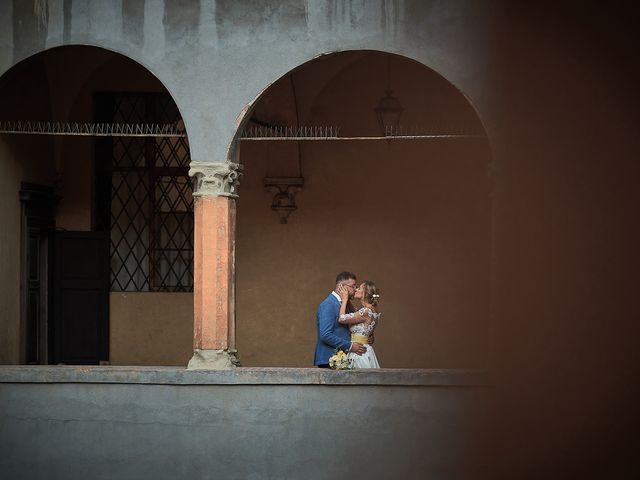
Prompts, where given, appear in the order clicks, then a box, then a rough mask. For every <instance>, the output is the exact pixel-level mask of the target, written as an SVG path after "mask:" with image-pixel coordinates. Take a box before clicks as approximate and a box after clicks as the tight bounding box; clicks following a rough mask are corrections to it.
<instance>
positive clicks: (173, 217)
mask: <svg viewBox="0 0 640 480" xmlns="http://www.w3.org/2000/svg"><path fill="white" fill-rule="evenodd" d="M96 121H101V122H117V123H162V124H164V123H175V124H176V125H177V126H179V127H182V126H183V125H182V119H181V117H180V113H179V111H178V108H177V106H176V104H175V103H174V102H173V100H172V99H171V97H170V96H169V95H168V94H159V93H158V94H156V93H135V94H134V93H101V94H98V95H96ZM189 162H190V157H189V145H188V142H187V139H186V137H150V138H149V137H147V138H140V137H105V138H100V139H97V140H96V216H95V218H96V229H98V230H109V231H110V236H111V291H114V292H147V291H154V292H157V291H164V292H188V291H193V196H192V186H191V180H190V178H189V173H188V171H189Z"/></svg>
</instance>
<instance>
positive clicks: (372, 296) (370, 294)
mask: <svg viewBox="0 0 640 480" xmlns="http://www.w3.org/2000/svg"><path fill="white" fill-rule="evenodd" d="M362 283H363V284H364V289H363V290H364V292H363V293H364V299H365V300H366V301H367V302H369V303H370V304H371V305H373V306H374V307H377V306H378V302H379V301H380V290H378V287H376V284H375V283H373V282H372V281H371V280H365V281H364V282H362Z"/></svg>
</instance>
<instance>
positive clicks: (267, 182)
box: [264, 177, 304, 223]
mask: <svg viewBox="0 0 640 480" xmlns="http://www.w3.org/2000/svg"><path fill="white" fill-rule="evenodd" d="M303 185H304V178H302V177H266V178H265V179H264V187H265V189H266V190H267V191H268V192H270V193H273V194H274V195H273V200H272V201H271V210H273V211H274V212H276V213H277V214H278V217H280V223H288V220H287V219H288V218H289V215H291V214H292V213H293V212H294V211H295V210H296V209H297V208H298V207H297V206H296V193H298V192H299V191H300V190H302V186H303Z"/></svg>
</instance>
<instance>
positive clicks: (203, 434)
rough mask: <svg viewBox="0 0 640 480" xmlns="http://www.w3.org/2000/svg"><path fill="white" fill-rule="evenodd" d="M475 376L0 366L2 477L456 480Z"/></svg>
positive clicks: (473, 405) (475, 397)
mask: <svg viewBox="0 0 640 480" xmlns="http://www.w3.org/2000/svg"><path fill="white" fill-rule="evenodd" d="M483 385H485V386H486V378H485V377H484V375H483V374H482V373H480V372H471V371H447V370H423V371H420V370H404V371H403V370H380V371H369V372H366V371H360V372H358V371H351V372H334V371H322V370H318V369H293V368H291V369H276V368H238V369H235V370H230V371H187V370H184V369H175V368H151V367H149V368H134V367H131V368H123V367H99V368H98V367H0V452H2V455H0V471H2V472H5V473H6V474H7V475H8V476H7V478H12V479H21V478H24V479H27V478H41V477H42V475H44V477H43V478H65V479H69V478H96V479H99V478H154V479H163V478H306V479H309V478H312V479H313V478H336V479H337V478H346V477H348V476H351V475H353V474H354V473H356V472H359V473H362V474H368V475H367V476H368V478H444V479H446V478H462V477H461V475H463V474H464V473H465V469H467V468H469V463H468V462H467V460H468V459H469V457H468V454H469V451H470V446H471V442H472V440H473V438H475V429H476V428H477V426H478V423H477V420H478V418H479V417H478V414H479V413H480V407H481V406H482V405H483V404H484V398H485V394H486V392H487V388H485V387H484V386H483Z"/></svg>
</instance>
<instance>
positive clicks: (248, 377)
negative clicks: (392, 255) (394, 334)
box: [0, 365, 488, 387]
mask: <svg viewBox="0 0 640 480" xmlns="http://www.w3.org/2000/svg"><path fill="white" fill-rule="evenodd" d="M0 383H107V384H146V385H365V386H366V385H370V386H425V387H480V386H488V380H487V375H486V373H484V372H481V371H478V370H450V369H442V370H439V369H391V368H381V369H376V370H351V371H333V370H324V369H318V368H275V367H262V368H248V367H239V368H235V369H233V370H186V369H185V368H178V367H115V366H100V367H98V366H10V365H7V366H0Z"/></svg>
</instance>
